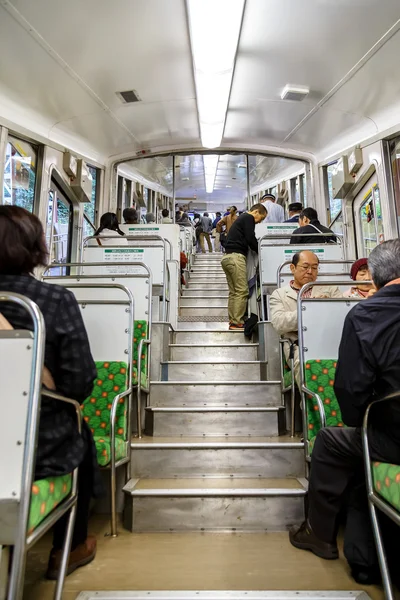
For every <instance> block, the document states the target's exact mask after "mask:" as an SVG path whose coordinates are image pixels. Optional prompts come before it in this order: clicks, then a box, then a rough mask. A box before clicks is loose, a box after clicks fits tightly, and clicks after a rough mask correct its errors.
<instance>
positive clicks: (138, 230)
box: [128, 227, 160, 235]
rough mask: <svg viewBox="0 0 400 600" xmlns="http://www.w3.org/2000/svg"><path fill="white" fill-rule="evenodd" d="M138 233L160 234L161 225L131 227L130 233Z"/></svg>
mask: <svg viewBox="0 0 400 600" xmlns="http://www.w3.org/2000/svg"><path fill="white" fill-rule="evenodd" d="M135 233H138V234H139V235H159V233H160V228H159V227H129V229H128V235H132V234H135Z"/></svg>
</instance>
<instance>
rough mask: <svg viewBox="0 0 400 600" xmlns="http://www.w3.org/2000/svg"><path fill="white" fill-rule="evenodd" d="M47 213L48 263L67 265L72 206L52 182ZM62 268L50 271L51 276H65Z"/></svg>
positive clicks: (69, 249) (69, 255)
mask: <svg viewBox="0 0 400 600" xmlns="http://www.w3.org/2000/svg"><path fill="white" fill-rule="evenodd" d="M51 187H52V189H51V190H50V193H49V205H48V211H47V226H46V241H47V246H48V248H49V253H50V259H49V262H50V263H67V262H70V257H71V236H72V215H73V211H72V204H71V202H70V201H69V200H68V198H67V197H66V196H65V195H64V194H63V193H62V191H61V190H60V188H59V187H58V186H57V185H56V184H55V182H54V181H53V180H52V186H51ZM65 271H66V270H65V269H63V268H57V267H55V268H54V269H51V274H52V275H57V274H58V275H66V272H65Z"/></svg>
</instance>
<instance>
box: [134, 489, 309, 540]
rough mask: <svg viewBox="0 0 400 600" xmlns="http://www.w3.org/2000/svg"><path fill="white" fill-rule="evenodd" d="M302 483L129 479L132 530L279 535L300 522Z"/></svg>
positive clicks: (301, 516) (302, 495)
mask: <svg viewBox="0 0 400 600" xmlns="http://www.w3.org/2000/svg"><path fill="white" fill-rule="evenodd" d="M305 486H306V482H305V481H304V480H299V479H296V478H291V479H267V478H264V479H261V478H260V479H251V478H248V479H233V478H229V479H228V478H212V479H205V478H200V479H139V480H137V479H131V480H130V481H129V482H128V483H127V484H126V485H125V487H124V492H125V493H126V494H127V495H128V496H129V501H130V502H131V503H132V506H131V507H130V508H131V510H132V513H131V527H130V529H131V530H132V531H134V532H140V531H142V532H144V531H147V532H156V531H226V530H228V531H282V530H286V529H288V528H290V527H291V526H292V525H295V524H298V523H300V522H301V521H302V520H303V518H304V497H305V495H306V493H307V491H306V487H305Z"/></svg>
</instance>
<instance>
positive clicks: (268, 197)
mask: <svg viewBox="0 0 400 600" xmlns="http://www.w3.org/2000/svg"><path fill="white" fill-rule="evenodd" d="M260 202H261V204H264V206H265V208H266V209H267V211H268V216H267V218H266V219H265V222H266V223H283V222H284V220H285V211H284V210H283V207H282V206H281V205H280V204H277V203H276V198H275V196H274V195H273V194H264V196H263V197H262V198H261V200H260Z"/></svg>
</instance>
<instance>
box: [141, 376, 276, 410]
mask: <svg viewBox="0 0 400 600" xmlns="http://www.w3.org/2000/svg"><path fill="white" fill-rule="evenodd" d="M150 398H151V405H152V406H154V407H156V406H160V407H162V406H171V407H172V406H200V405H201V406H225V407H236V406H251V407H256V406H278V405H279V404H281V384H280V381H247V382H245V381H238V382H234V383H233V382H231V381H216V382H213V383H208V382H205V381H196V382H193V381H188V382H186V381H182V382H171V381H154V382H151V393H150Z"/></svg>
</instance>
